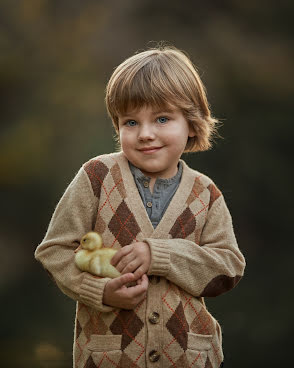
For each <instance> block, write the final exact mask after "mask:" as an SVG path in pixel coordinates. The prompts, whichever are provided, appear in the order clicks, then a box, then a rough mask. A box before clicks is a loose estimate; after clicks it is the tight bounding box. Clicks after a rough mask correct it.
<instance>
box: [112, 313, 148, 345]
mask: <svg viewBox="0 0 294 368" xmlns="http://www.w3.org/2000/svg"><path fill="white" fill-rule="evenodd" d="M143 326H144V323H143V322H142V321H141V319H140V318H139V317H138V316H137V314H136V313H135V312H134V311H133V310H132V311H128V310H124V309H122V310H121V311H120V312H119V313H118V315H117V317H116V318H115V320H114V321H113V322H112V324H111V325H110V327H109V329H110V331H111V332H112V333H113V334H114V335H122V344H121V348H122V350H124V349H125V348H126V347H127V346H128V345H129V344H130V342H132V341H133V339H134V338H135V337H136V336H137V334H138V333H139V332H140V331H141V329H142V327H143Z"/></svg>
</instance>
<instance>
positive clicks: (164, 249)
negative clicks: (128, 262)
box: [145, 196, 245, 297]
mask: <svg viewBox="0 0 294 368" xmlns="http://www.w3.org/2000/svg"><path fill="white" fill-rule="evenodd" d="M145 241H147V243H148V244H149V246H150V249H151V259H152V260H151V265H150V268H149V271H148V274H150V275H159V276H164V277H166V278H167V279H168V280H170V281H171V282H173V283H174V284H176V285H178V286H179V287H181V288H182V289H184V290H185V291H187V292H188V293H190V294H192V295H193V296H195V297H201V296H203V297H204V296H218V295H220V294H223V293H224V292H226V291H229V290H230V289H232V288H233V287H234V286H235V285H236V284H237V283H238V282H239V281H240V279H241V278H242V276H243V274H244V268H245V259H244V256H243V255H242V253H241V251H240V250H239V248H238V245H237V242H236V238H235V235H234V231H233V226H232V219H231V215H230V213H229V210H228V208H227V206H226V203H225V201H224V198H223V196H220V197H219V198H218V199H217V200H216V201H215V202H214V203H213V205H212V207H211V208H210V210H209V211H208V214H207V219H206V223H205V225H204V227H203V230H202V235H201V238H200V243H199V244H196V243H194V242H193V241H190V240H186V239H150V238H149V239H145Z"/></svg>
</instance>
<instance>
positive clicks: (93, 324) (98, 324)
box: [84, 311, 108, 339]
mask: <svg viewBox="0 0 294 368" xmlns="http://www.w3.org/2000/svg"><path fill="white" fill-rule="evenodd" d="M100 315H101V313H97V312H95V311H93V313H90V318H89V320H88V322H87V323H86V325H85V326H84V332H85V334H86V336H87V338H88V339H90V337H91V335H92V334H96V335H105V334H106V332H107V330H108V327H107V325H106V324H105V322H104V321H103V319H102V318H101V317H100Z"/></svg>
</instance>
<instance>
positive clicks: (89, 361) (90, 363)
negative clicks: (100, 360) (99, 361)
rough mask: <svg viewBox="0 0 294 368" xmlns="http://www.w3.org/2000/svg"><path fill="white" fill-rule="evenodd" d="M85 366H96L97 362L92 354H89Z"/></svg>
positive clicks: (92, 367) (86, 367)
mask: <svg viewBox="0 0 294 368" xmlns="http://www.w3.org/2000/svg"><path fill="white" fill-rule="evenodd" d="M85 368H96V364H95V363H94V361H93V358H92V357H91V356H89V358H88V360H87V361H86V364H85Z"/></svg>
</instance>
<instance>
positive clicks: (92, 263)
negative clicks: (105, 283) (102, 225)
mask: <svg viewBox="0 0 294 368" xmlns="http://www.w3.org/2000/svg"><path fill="white" fill-rule="evenodd" d="M102 243H103V242H102V238H101V235H100V234H98V233H96V232H94V231H91V232H89V233H87V234H86V235H84V236H83V237H82V239H81V242H80V246H79V247H78V248H77V249H76V250H75V252H76V256H75V263H76V265H77V266H78V268H79V269H80V270H81V271H87V272H90V273H92V274H93V275H97V276H101V277H111V278H115V277H118V276H120V273H119V272H118V271H117V269H116V268H115V267H113V266H112V265H111V264H110V260H111V258H112V257H113V256H114V255H115V253H116V252H117V250H115V249H112V248H105V247H102Z"/></svg>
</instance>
